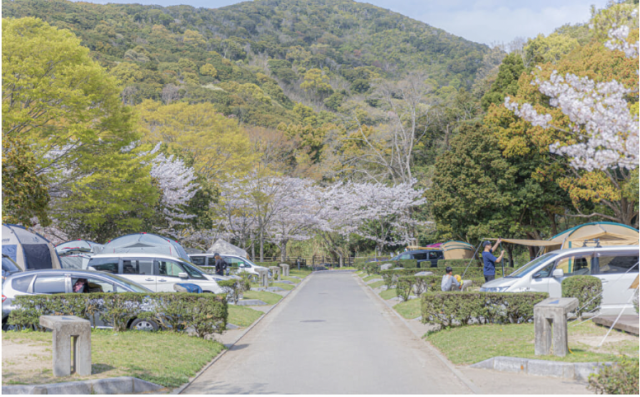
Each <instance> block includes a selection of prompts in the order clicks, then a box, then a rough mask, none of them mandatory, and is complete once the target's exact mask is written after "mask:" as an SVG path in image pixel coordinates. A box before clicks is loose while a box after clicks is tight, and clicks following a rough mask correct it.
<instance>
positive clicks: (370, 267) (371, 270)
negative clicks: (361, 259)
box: [364, 262, 382, 276]
mask: <svg viewBox="0 0 640 397" xmlns="http://www.w3.org/2000/svg"><path fill="white" fill-rule="evenodd" d="M381 264H382V263H381V262H369V263H365V264H364V271H365V272H366V273H367V275H369V276H370V275H372V274H380V265H381Z"/></svg>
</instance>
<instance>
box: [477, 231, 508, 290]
mask: <svg viewBox="0 0 640 397" xmlns="http://www.w3.org/2000/svg"><path fill="white" fill-rule="evenodd" d="M501 242H502V239H501V238H499V239H498V241H496V244H495V245H494V246H493V247H491V241H485V242H484V243H483V245H484V251H483V252H482V262H483V263H484V271H483V273H484V281H485V282H487V281H491V280H495V278H496V263H500V262H502V257H503V256H504V250H502V252H501V253H500V256H499V257H497V258H496V257H495V256H494V255H493V251H495V250H496V249H497V248H498V246H499V245H500V243H501Z"/></svg>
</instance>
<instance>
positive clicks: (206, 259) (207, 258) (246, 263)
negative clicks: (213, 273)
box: [189, 253, 269, 275]
mask: <svg viewBox="0 0 640 397" xmlns="http://www.w3.org/2000/svg"><path fill="white" fill-rule="evenodd" d="M215 255H216V253H203V254H190V255H189V258H191V262H193V263H194V264H196V265H198V266H202V267H204V268H213V267H214V266H215V261H216V260H215V258H214V257H215ZM220 257H221V258H222V259H224V260H225V262H227V264H228V265H229V266H230V267H231V268H234V269H237V272H238V273H242V272H247V273H251V274H255V275H257V274H258V272H257V271H256V269H264V270H267V271H268V270H269V269H268V268H266V267H264V266H258V265H256V264H255V263H253V262H251V261H250V260H249V259H247V258H243V257H241V256H237V255H220Z"/></svg>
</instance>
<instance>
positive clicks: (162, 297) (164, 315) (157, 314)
mask: <svg viewBox="0 0 640 397" xmlns="http://www.w3.org/2000/svg"><path fill="white" fill-rule="evenodd" d="M14 304H15V306H16V308H15V309H14V310H13V311H12V312H11V314H10V315H9V324H12V325H16V326H18V327H19V328H23V327H28V328H31V327H33V328H34V329H38V330H44V329H43V328H42V327H40V325H39V319H40V316H43V315H45V316H46V315H73V316H78V317H82V318H86V319H88V320H89V319H94V320H95V319H98V318H101V319H102V320H103V321H104V322H105V323H106V324H108V325H111V326H112V327H113V328H114V330H115V331H124V330H126V329H127V325H128V324H129V322H130V321H131V320H133V319H135V318H149V319H153V320H155V321H156V322H157V323H158V324H159V325H160V326H162V327H163V328H167V329H169V330H172V331H179V330H184V329H186V328H188V327H193V329H194V330H195V332H196V334H197V335H198V336H199V337H201V338H203V337H204V336H205V334H210V333H213V332H222V330H224V329H225V326H226V322H227V302H226V299H225V297H224V296H222V295H214V294H192V293H186V292H160V293H151V294H150V293H137V292H124V293H118V294H115V293H103V292H98V293H89V294H56V295H19V296H17V297H16V298H15V300H14Z"/></svg>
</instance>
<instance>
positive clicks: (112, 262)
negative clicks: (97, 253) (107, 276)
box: [87, 258, 118, 274]
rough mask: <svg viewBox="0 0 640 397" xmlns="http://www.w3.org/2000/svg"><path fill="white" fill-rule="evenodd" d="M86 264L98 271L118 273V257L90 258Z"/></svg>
mask: <svg viewBox="0 0 640 397" xmlns="http://www.w3.org/2000/svg"><path fill="white" fill-rule="evenodd" d="M87 266H88V267H92V268H94V269H96V270H97V271H100V272H106V273H112V274H118V258H91V259H90V260H89V264H88V265H87Z"/></svg>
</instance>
